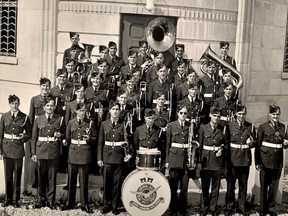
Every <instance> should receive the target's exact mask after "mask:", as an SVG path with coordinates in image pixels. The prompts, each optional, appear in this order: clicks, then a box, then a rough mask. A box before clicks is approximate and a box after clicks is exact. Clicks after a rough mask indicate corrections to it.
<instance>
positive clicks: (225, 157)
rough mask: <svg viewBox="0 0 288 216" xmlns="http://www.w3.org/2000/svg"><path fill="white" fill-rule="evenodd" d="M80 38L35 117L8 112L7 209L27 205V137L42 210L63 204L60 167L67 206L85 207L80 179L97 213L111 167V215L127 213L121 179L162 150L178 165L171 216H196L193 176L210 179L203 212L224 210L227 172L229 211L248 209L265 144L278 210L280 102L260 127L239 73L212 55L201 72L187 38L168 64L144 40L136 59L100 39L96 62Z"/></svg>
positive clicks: (0, 148) (15, 108)
mask: <svg viewBox="0 0 288 216" xmlns="http://www.w3.org/2000/svg"><path fill="white" fill-rule="evenodd" d="M70 40H71V42H72V46H71V47H70V48H69V49H67V50H65V52H64V57H63V68H60V69H58V70H57V72H56V77H57V84H56V85H55V87H53V88H51V81H50V80H49V79H47V78H41V79H40V94H39V95H37V96H34V97H32V99H31V106H30V112H29V116H28V115H26V114H24V113H22V112H21V111H20V110H19V105H20V99H19V97H17V96H16V95H10V96H9V98H8V102H9V105H10V107H11V110H10V111H9V112H7V113H4V114H3V115H2V117H1V123H0V154H1V156H2V157H3V162H4V168H5V183H6V194H5V202H4V203H3V206H4V207H5V206H9V205H14V207H19V199H20V182H21V173H22V163H23V157H24V143H26V149H25V151H26V157H31V159H32V160H31V161H32V162H31V163H32V164H34V165H35V166H36V169H35V179H33V180H35V182H36V185H35V184H34V186H35V187H36V188H37V189H38V194H37V195H38V196H37V203H36V204H35V206H34V207H35V208H41V207H44V206H48V207H49V208H51V209H55V192H56V176H57V172H58V171H59V169H60V171H63V170H64V171H65V169H67V167H68V180H67V187H68V201H67V203H66V205H65V206H64V207H63V208H62V210H69V209H74V208H75V194H76V184H77V176H78V175H79V182H80V198H81V209H82V210H83V211H86V212H87V213H92V212H93V210H92V209H91V208H90V207H89V205H88V204H89V203H88V179H89V173H90V172H91V170H92V172H93V170H94V171H95V170H97V169H95V167H97V165H98V167H101V168H103V169H101V170H102V174H103V191H104V196H103V203H104V207H103V208H102V210H101V213H102V214H106V213H108V212H110V211H112V213H113V214H115V215H117V214H119V205H120V204H121V202H120V197H121V196H120V195H121V191H120V189H121V185H122V183H123V180H124V179H125V177H126V176H127V175H128V174H129V172H131V171H132V170H133V169H135V167H136V166H135V158H136V154H137V150H139V149H141V150H146V151H149V150H151V149H158V150H159V151H161V159H162V160H161V161H162V167H161V170H160V171H159V172H163V173H164V170H165V169H166V170H168V171H169V176H167V178H168V181H169V185H170V189H171V203H170V213H171V215H187V193H188V183H189V178H194V179H195V178H201V183H202V196H201V214H202V215H207V214H210V213H211V214H212V215H216V214H217V211H216V205H217V201H218V197H219V188H220V180H221V179H222V178H225V179H226V180H227V193H226V207H227V211H226V213H227V215H231V214H233V213H234V212H235V210H237V211H238V212H239V213H240V214H243V215H247V209H246V208H245V201H246V195H247V181H248V176H249V169H250V165H251V162H252V161H251V160H252V155H251V149H252V148H254V147H255V164H256V168H257V170H260V184H261V189H260V191H261V192H260V193H261V194H260V208H259V209H260V215H266V214H270V215H276V213H275V200H276V194H277V190H278V185H279V178H280V175H281V170H282V167H283V148H284V147H285V146H286V145H287V141H286V139H287V132H286V127H285V125H284V124H282V123H280V122H279V117H280V107H278V106H276V105H271V106H270V107H269V120H268V121H267V122H266V123H263V124H261V125H260V126H259V127H258V129H257V131H256V128H255V126H254V125H253V124H251V123H249V122H247V121H246V120H245V116H246V114H247V109H246V107H245V106H243V105H241V104H240V103H239V102H238V93H239V92H238V90H239V89H237V88H236V87H235V85H234V84H233V80H232V74H231V70H230V69H229V68H225V67H221V65H219V64H217V63H216V62H214V61H211V60H209V59H207V61H206V63H205V67H204V69H205V72H206V73H205V74H204V75H203V77H201V78H198V76H197V73H196V72H195V71H194V70H193V68H192V67H191V62H190V61H189V60H187V59H185V58H184V57H183V54H184V52H185V47H184V45H183V44H176V45H175V49H176V57H175V59H173V60H171V61H170V62H169V64H168V65H164V64H163V63H164V58H165V56H164V53H163V52H157V51H151V50H148V44H147V42H146V41H139V47H140V48H139V51H136V50H135V49H129V50H128V58H127V60H123V59H121V58H120V57H118V56H117V55H116V53H117V45H116V43H114V42H109V44H108V47H107V46H104V45H100V46H99V58H98V59H97V61H96V63H92V62H90V61H89V59H88V58H87V57H85V52H86V51H87V50H84V49H83V48H81V47H80V46H79V44H78V42H79V34H78V33H73V32H72V33H70ZM90 49H91V47H90ZM220 50H221V55H222V56H220V58H222V59H224V60H225V61H226V62H227V63H229V64H230V65H231V66H232V67H234V68H236V63H235V60H234V58H232V57H230V56H228V55H227V52H228V50H229V43H228V42H221V43H220ZM219 71H221V76H220V73H219ZM195 143H196V144H197V145H195ZM189 148H195V149H193V150H196V154H195V155H190V152H191V149H189ZM67 161H68V165H67ZM65 164H66V165H67V167H66V166H65ZM191 164H192V167H191V166H190V165H191ZM91 167H92V169H91ZM31 171H32V172H34V171H33V169H32V168H31ZM236 180H238V185H239V194H238V198H237V200H238V201H237V202H236V198H235V182H236ZM179 185H180V186H179ZM210 185H211V191H210V192H209V188H210ZM178 189H180V193H178V192H177V190H178Z"/></svg>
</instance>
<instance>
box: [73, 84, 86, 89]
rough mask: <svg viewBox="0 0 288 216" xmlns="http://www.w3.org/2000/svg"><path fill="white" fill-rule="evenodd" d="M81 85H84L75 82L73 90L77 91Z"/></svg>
mask: <svg viewBox="0 0 288 216" xmlns="http://www.w3.org/2000/svg"><path fill="white" fill-rule="evenodd" d="M82 87H84V85H83V84H81V83H75V85H74V90H75V91H78V90H79V89H81V88H82Z"/></svg>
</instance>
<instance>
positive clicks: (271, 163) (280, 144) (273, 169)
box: [255, 105, 288, 216]
mask: <svg viewBox="0 0 288 216" xmlns="http://www.w3.org/2000/svg"><path fill="white" fill-rule="evenodd" d="M280 114H281V111H280V107H279V106H276V105H272V106H270V107H269V121H268V122H266V123H263V124H261V125H260V126H259V128H258V133H257V145H256V150H255V165H256V169H257V170H260V216H264V215H266V214H270V215H272V216H274V215H277V214H276V213H275V204H276V202H275V201H276V196H277V191H278V186H279V179H280V176H281V172H282V168H283V148H287V144H288V141H287V139H288V136H287V132H286V130H285V125H284V124H282V123H281V122H279V117H280Z"/></svg>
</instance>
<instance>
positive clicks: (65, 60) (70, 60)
mask: <svg viewBox="0 0 288 216" xmlns="http://www.w3.org/2000/svg"><path fill="white" fill-rule="evenodd" d="M70 62H73V63H74V64H75V63H76V62H75V60H74V59H72V58H67V57H66V58H65V59H64V65H66V64H68V63H70Z"/></svg>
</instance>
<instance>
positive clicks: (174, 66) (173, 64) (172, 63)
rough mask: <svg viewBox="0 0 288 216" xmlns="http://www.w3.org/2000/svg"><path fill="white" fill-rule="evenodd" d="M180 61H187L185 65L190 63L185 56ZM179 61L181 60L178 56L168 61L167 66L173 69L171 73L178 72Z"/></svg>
mask: <svg viewBox="0 0 288 216" xmlns="http://www.w3.org/2000/svg"><path fill="white" fill-rule="evenodd" d="M180 61H184V62H185V65H188V59H185V58H183V59H182V60H180ZM178 62H179V60H178V59H177V58H175V59H172V60H171V61H170V62H169V63H168V66H167V67H168V68H170V69H171V72H172V74H171V75H174V74H175V73H177V67H178Z"/></svg>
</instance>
